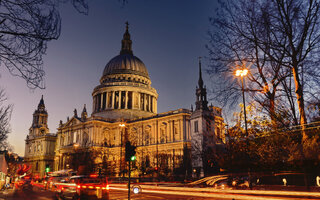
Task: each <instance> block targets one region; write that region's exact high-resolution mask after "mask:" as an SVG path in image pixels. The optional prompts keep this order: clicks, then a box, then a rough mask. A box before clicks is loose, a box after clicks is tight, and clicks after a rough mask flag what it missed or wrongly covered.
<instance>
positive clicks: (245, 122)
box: [236, 69, 249, 136]
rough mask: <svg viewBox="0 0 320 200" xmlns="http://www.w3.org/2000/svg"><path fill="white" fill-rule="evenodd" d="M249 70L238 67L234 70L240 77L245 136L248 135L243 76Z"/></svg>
mask: <svg viewBox="0 0 320 200" xmlns="http://www.w3.org/2000/svg"><path fill="white" fill-rule="evenodd" d="M248 72H249V70H247V69H238V70H236V76H240V78H241V88H242V97H243V113H244V125H245V128H246V136H248V127H247V113H246V101H245V96H244V76H246V75H247V74H248Z"/></svg>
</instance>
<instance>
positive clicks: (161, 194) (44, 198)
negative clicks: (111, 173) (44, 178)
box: [0, 187, 320, 200]
mask: <svg viewBox="0 0 320 200" xmlns="http://www.w3.org/2000/svg"><path fill="white" fill-rule="evenodd" d="M190 190H192V188H190ZM270 192H271V191H270ZM213 194H214V195H215V196H214V197H212V195H213ZM205 195H207V196H205ZM208 195H209V196H208ZM53 196H54V193H53V192H52V191H48V190H43V189H41V188H37V187H34V188H33V190H32V191H21V190H8V191H4V192H0V200H52V199H53ZM127 199H128V191H127V190H125V189H124V188H118V189H116V188H112V187H111V188H110V192H109V199H108V200H127ZM142 199H147V200H161V199H164V200H204V199H206V200H227V199H228V200H232V199H234V200H266V199H272V200H297V199H308V200H311V199H313V200H315V199H318V200H319V199H320V195H319V196H312V197H311V196H310V197H307V198H306V196H290V195H282V196H279V195H277V194H275V193H273V192H271V193H269V194H268V195H258V194H251V195H249V194H232V193H229V192H227V191H223V190H221V191H219V192H214V193H212V192H200V193H199V192H196V191H194V192H192V191H186V192H183V193H181V192H179V193H177V192H176V193H172V192H171V193H170V191H167V190H144V192H143V191H142V193H140V194H133V193H131V200H142Z"/></svg>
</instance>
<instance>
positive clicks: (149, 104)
mask: <svg viewBox="0 0 320 200" xmlns="http://www.w3.org/2000/svg"><path fill="white" fill-rule="evenodd" d="M148 100H149V103H148V106H149V111H150V112H152V109H151V100H152V98H151V95H149V99H148Z"/></svg>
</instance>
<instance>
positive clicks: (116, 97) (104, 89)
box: [92, 22, 158, 121]
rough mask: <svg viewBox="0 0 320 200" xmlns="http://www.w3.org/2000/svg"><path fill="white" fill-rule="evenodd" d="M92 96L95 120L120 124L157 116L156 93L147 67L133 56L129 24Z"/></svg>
mask: <svg viewBox="0 0 320 200" xmlns="http://www.w3.org/2000/svg"><path fill="white" fill-rule="evenodd" d="M92 97H93V109H92V110H93V112H92V115H93V116H94V117H103V118H106V119H109V120H111V121H112V120H115V121H119V120H132V119H136V118H140V117H150V116H153V115H155V114H156V113H157V99H158V94H157V91H156V90H155V89H154V88H153V87H151V80H150V78H149V74H148V70H147V68H146V66H145V65H144V63H143V62H142V61H141V60H140V59H139V58H138V57H136V56H134V55H133V51H132V41H131V36H130V33H129V24H128V22H127V23H126V31H125V33H124V34H123V39H122V41H121V50H120V55H118V56H116V57H114V58H112V59H111V60H110V61H109V62H108V64H107V65H106V67H105V68H104V71H103V75H102V77H101V79H100V85H99V86H97V87H96V88H95V89H94V90H93V93H92Z"/></svg>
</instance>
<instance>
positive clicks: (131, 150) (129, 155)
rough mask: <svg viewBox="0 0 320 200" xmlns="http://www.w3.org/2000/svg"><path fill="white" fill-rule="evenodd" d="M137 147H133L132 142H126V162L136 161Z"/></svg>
mask: <svg viewBox="0 0 320 200" xmlns="http://www.w3.org/2000/svg"><path fill="white" fill-rule="evenodd" d="M135 155H136V147H135V146H133V145H131V143H130V141H127V142H126V153H125V157H126V161H134V160H135V159H136V157H135Z"/></svg>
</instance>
